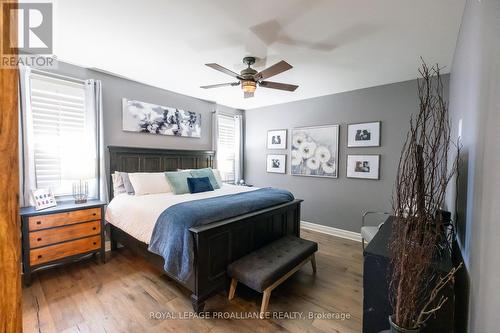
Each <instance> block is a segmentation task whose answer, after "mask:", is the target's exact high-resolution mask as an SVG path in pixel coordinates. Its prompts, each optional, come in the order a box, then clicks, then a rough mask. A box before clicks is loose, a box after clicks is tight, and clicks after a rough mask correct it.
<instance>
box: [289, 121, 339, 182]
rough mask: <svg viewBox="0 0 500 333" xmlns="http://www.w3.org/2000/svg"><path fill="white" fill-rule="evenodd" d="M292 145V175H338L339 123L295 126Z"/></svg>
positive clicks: (332, 176)
mask: <svg viewBox="0 0 500 333" xmlns="http://www.w3.org/2000/svg"><path fill="white" fill-rule="evenodd" d="M291 146H292V148H291V164H292V166H291V173H292V175H296V176H315V177H331V178H337V177H338V168H337V166H338V151H339V125H327V126H314V127H299V128H294V129H293V130H292V145H291Z"/></svg>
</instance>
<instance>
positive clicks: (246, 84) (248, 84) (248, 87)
mask: <svg viewBox="0 0 500 333" xmlns="http://www.w3.org/2000/svg"><path fill="white" fill-rule="evenodd" d="M241 88H242V89H243V91H244V92H246V93H253V92H255V89H257V83H256V82H255V81H251V80H245V81H242V82H241Z"/></svg>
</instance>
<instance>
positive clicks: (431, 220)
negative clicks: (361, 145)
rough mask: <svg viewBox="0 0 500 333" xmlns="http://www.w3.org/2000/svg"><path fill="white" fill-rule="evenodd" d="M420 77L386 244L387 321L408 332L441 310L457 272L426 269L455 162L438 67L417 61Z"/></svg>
mask: <svg viewBox="0 0 500 333" xmlns="http://www.w3.org/2000/svg"><path fill="white" fill-rule="evenodd" d="M419 73H420V75H421V78H420V79H419V80H418V98H419V104H420V109H419V113H418V114H417V116H416V117H414V118H413V117H412V119H411V120H410V130H409V132H408V135H407V138H406V141H405V143H404V145H403V149H402V152H401V157H400V161H399V166H398V175H397V178H396V185H395V193H394V203H393V209H394V214H395V215H396V218H395V219H394V222H393V227H392V237H391V241H390V245H389V246H390V248H389V250H390V252H391V254H392V260H391V270H392V272H391V280H390V292H391V302H392V306H393V317H392V320H393V322H394V323H395V324H397V325H398V326H400V327H403V328H407V329H411V328H419V327H421V326H422V325H423V324H424V323H425V321H426V320H427V319H428V318H429V316H430V314H432V313H435V312H436V311H437V310H439V309H440V308H441V306H442V305H443V304H444V302H446V299H445V298H439V297H438V293H439V291H440V290H441V289H442V288H443V287H444V286H445V285H447V284H448V283H449V282H451V281H452V280H453V276H454V274H455V272H456V269H453V270H452V271H451V272H450V273H449V274H447V275H446V276H445V277H439V276H436V275H435V272H433V270H432V269H431V265H432V260H433V257H434V255H435V253H436V244H437V241H438V239H439V237H440V236H441V235H440V233H441V232H442V230H443V228H442V224H443V221H442V218H441V215H440V214H439V213H438V211H439V210H440V209H441V207H442V204H443V201H444V198H445V193H446V188H447V185H448V183H449V181H450V179H451V178H452V176H453V175H454V173H455V172H456V162H455V163H453V165H452V166H451V167H450V168H448V152H449V149H450V142H451V141H450V123H449V117H448V106H447V103H446V101H445V99H444V90H443V83H442V78H441V75H440V68H439V66H438V65H435V66H432V67H430V68H429V67H428V66H427V65H426V64H425V62H423V61H422V66H421V68H420V69H419ZM443 284H444V285H443ZM437 286H439V288H438V289H437V291H436V287H437ZM435 291H436V292H435Z"/></svg>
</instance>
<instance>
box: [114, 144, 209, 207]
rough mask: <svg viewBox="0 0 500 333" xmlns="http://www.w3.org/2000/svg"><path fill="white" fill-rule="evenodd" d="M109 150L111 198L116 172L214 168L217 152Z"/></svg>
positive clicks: (139, 149) (131, 148)
mask: <svg viewBox="0 0 500 333" xmlns="http://www.w3.org/2000/svg"><path fill="white" fill-rule="evenodd" d="M108 149H109V178H108V179H109V198H110V200H111V199H112V198H113V180H112V179H111V175H112V174H113V173H114V172H115V171H122V172H163V171H177V169H199V168H211V167H213V161H214V156H215V152H214V151H211V150H180V149H156V148H136V147H118V146H108Z"/></svg>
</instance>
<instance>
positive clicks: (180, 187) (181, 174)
mask: <svg viewBox="0 0 500 333" xmlns="http://www.w3.org/2000/svg"><path fill="white" fill-rule="evenodd" d="M165 177H167V182H168V184H169V185H170V188H171V189H172V192H173V193H174V194H185V193H189V187H188V184H187V179H188V178H189V177H191V173H190V172H189V171H170V172H165Z"/></svg>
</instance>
